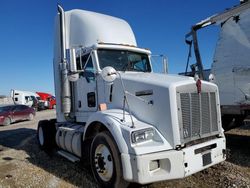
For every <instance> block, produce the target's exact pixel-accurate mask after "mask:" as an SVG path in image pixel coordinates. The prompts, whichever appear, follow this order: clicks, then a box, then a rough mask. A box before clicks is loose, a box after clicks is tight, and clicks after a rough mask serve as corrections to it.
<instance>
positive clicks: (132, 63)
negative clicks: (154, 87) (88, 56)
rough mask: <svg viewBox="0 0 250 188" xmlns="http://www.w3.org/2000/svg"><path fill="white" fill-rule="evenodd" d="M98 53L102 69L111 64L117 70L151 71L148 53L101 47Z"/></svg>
mask: <svg viewBox="0 0 250 188" xmlns="http://www.w3.org/2000/svg"><path fill="white" fill-rule="evenodd" d="M97 54H98V58H99V66H100V68H101V69H103V68H104V67H107V66H111V67H113V68H115V69H116V70H117V71H137V72H151V67H150V63H149V59H148V55H147V54H143V53H137V52H131V51H126V50H107V49H99V50H98V51H97Z"/></svg>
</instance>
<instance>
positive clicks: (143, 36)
mask: <svg viewBox="0 0 250 188" xmlns="http://www.w3.org/2000/svg"><path fill="white" fill-rule="evenodd" d="M57 3H59V4H60V5H62V6H63V8H64V10H65V11H67V10H71V9H85V10H89V11H95V12H99V13H103V14H108V15H111V16H115V17H119V18H122V19H125V20H126V21H127V22H128V23H129V24H130V25H131V27H132V29H133V31H134V34H135V37H136V40H137V45H138V47H142V48H148V49H150V50H151V51H152V53H153V54H164V55H166V56H167V57H168V64H169V72H170V73H178V72H184V71H185V67H186V61H187V55H188V46H187V45H186V44H185V34H187V33H188V32H189V31H190V28H191V26H192V25H194V24H195V23H197V22H199V21H201V20H203V19H205V18H207V17H209V16H211V15H213V14H215V13H219V12H222V11H224V10H225V9H226V8H230V7H232V6H234V5H237V4H239V0H189V1H185V0H178V1H174V0H172V1H170V0H126V1H125V0H124V1H119V0H58V1H54V0H40V1H39V0H1V1H0V95H9V94H10V90H11V89H18V90H26V91H42V92H48V93H52V94H53V93H54V77H53V41H54V40H53V38H54V37H53V34H54V18H55V15H56V14H57ZM218 32H219V27H217V26H212V27H209V28H206V29H203V30H201V31H200V32H199V33H198V38H199V45H200V49H201V56H202V58H203V63H204V65H205V68H209V67H210V66H211V62H212V57H213V53H214V50H215V45H216V40H217V37H218ZM193 56H194V54H193ZM191 63H195V61H194V59H193V60H191Z"/></svg>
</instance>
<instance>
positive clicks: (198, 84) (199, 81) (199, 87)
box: [196, 79, 201, 93]
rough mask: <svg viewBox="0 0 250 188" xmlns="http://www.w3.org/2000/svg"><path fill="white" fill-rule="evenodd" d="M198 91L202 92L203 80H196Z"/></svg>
mask: <svg viewBox="0 0 250 188" xmlns="http://www.w3.org/2000/svg"><path fill="white" fill-rule="evenodd" d="M196 87H197V93H201V80H200V79H198V80H197V81H196Z"/></svg>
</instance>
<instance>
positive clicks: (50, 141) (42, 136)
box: [37, 120, 56, 151]
mask: <svg viewBox="0 0 250 188" xmlns="http://www.w3.org/2000/svg"><path fill="white" fill-rule="evenodd" d="M55 136H56V127H55V121H54V120H42V121H39V123H38V127H37V140H38V144H39V146H40V148H41V149H42V150H45V151H49V150H52V149H53V148H54V147H55V146H56V141H55Z"/></svg>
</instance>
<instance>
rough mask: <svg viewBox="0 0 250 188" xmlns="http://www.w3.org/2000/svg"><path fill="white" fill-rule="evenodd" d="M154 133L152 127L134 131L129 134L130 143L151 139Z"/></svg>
mask: <svg viewBox="0 0 250 188" xmlns="http://www.w3.org/2000/svg"><path fill="white" fill-rule="evenodd" d="M154 134H155V130H154V129H152V128H148V129H142V130H138V131H134V132H132V134H131V140H132V143H134V144H135V143H140V142H145V141H147V140H152V139H153V137H154Z"/></svg>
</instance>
